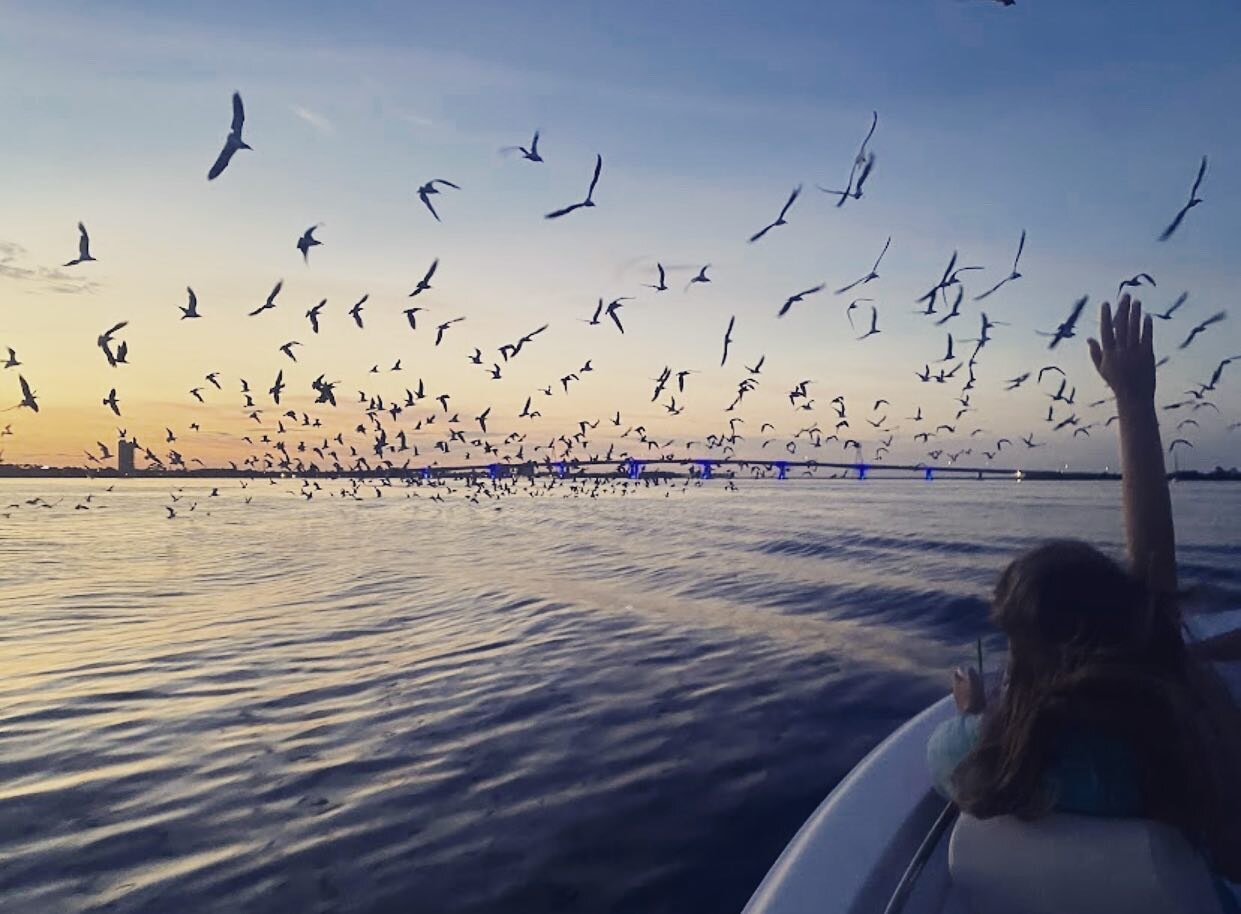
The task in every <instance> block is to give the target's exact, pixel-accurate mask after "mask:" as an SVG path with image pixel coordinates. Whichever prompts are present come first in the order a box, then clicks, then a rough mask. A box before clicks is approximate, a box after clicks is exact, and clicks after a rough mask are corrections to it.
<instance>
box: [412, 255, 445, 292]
mask: <svg viewBox="0 0 1241 914" xmlns="http://www.w3.org/2000/svg"><path fill="white" fill-rule="evenodd" d="M439 265H440V259H439V258H438V257H436V258H435V259H434V260H432V261H431V266H430V267H429V268H428V269H427V273H426V275H425V276H423V277H422V279H420V280H418V285H416V286H414V291H412V292H410V293H409V295H408V297H409V298H413V297H414V296H415V295H421V294H422V293H423V292H426V291H427V290H429V289H430V288H431V277H432V276H434V275H435V271H436V270H437V269H438V268H439Z"/></svg>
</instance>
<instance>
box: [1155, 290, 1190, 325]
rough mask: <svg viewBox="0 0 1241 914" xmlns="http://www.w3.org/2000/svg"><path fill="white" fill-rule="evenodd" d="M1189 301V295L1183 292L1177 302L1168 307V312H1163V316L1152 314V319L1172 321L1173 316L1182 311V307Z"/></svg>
mask: <svg viewBox="0 0 1241 914" xmlns="http://www.w3.org/2000/svg"><path fill="white" fill-rule="evenodd" d="M1188 300H1189V293H1188V292H1182V293H1181V294H1180V295H1178V296H1177V297H1176V301H1174V302H1173V303H1172V304H1171V305H1169V306H1168V310H1167V311H1165V312H1163V314H1152V315H1151V317H1157V318H1159V319H1160V320H1161V321H1170V320H1172V315H1173V314H1176V312H1177V311H1179V310H1180V308H1181V305H1183V304H1185V302H1186V301H1188Z"/></svg>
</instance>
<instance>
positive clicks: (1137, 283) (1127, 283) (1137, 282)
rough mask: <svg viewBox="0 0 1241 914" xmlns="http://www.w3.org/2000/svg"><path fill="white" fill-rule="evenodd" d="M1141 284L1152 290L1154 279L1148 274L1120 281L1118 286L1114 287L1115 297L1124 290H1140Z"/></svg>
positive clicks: (1140, 274)
mask: <svg viewBox="0 0 1241 914" xmlns="http://www.w3.org/2000/svg"><path fill="white" fill-rule="evenodd" d="M1143 283H1146V285H1148V286H1150V287H1151V288H1154V287H1155V278H1154V277H1153V276H1151V275H1150V274H1149V273H1139V274H1138V275H1137V276H1134V277H1133V278H1132V279H1122V280H1121V281H1120V285H1119V286H1117V287H1116V295H1117V297H1119V296H1120V295H1121V294H1122V293H1123V292H1124V291H1125V289H1139V288H1141V286H1142V284H1143Z"/></svg>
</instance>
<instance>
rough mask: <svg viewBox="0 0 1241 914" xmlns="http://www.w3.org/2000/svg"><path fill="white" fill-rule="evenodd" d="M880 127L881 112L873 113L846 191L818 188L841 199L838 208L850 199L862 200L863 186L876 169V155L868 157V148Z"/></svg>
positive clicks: (851, 169) (855, 158) (854, 161)
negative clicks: (877, 128) (859, 170)
mask: <svg viewBox="0 0 1241 914" xmlns="http://www.w3.org/2000/svg"><path fill="white" fill-rule="evenodd" d="M878 126H879V112H878V111H875V112H872V117H871V122H870V130H868V131H867V133H866V138H865V139H863V140H862V145H861V147H860V148H859V149H858V153H857V155H856V156H854V157H853V165H852V167H850V169H849V182H848V184H846V185H845V189H844V190H830V189H828V188H826V187H823V186H822V185H819V186H818V187H819V190H821V191H823V193H825V194H835V195H837V196H839V197H840V200H839V201H838V202H837V203H836V206H837V207H841V206H844V205H845V203H846V202H847V201H848V200H849V198H850V197H852V198H853V199H854V200H860V199H861V198H862V185H864V184H865V183H866V179H867V178H868V177H870V173H871V170H872V169H873V168H874V167H875V154H874V153H873V152H872V153H870V154H869V155H868V154H867V152H866V147H867V145H868V144H869V143H870V141H871V137H873V136H874V135H875V128H876V127H878ZM859 168H860V169H861V173H860V174H859V172H858V169H859ZM855 179H856V182H855Z"/></svg>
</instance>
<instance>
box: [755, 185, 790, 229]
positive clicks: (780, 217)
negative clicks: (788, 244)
mask: <svg viewBox="0 0 1241 914" xmlns="http://www.w3.org/2000/svg"><path fill="white" fill-rule="evenodd" d="M800 195H801V185H800V184H798V185H797V186H796V187H794V188H793V192H792V193H791V194H789V198H788V200H786V201H785V202H784V206H782V207H781V208H780V215H778V216H776V221H775V222H772V223H771V224H769V225H766V226H764V227H763V228H761V229H759V231H757V232H755V233H754V234H753V235H751V236H750V244H753V243H754V242H756V241H758V239H760V238H762V237H763V236H764V235H766V234H767V233H768V232H770V231H771V230H772V229H773V228H775V227H776V226H777V225H788V221H787V220H786V219H785V218H784V217H785V216H787V215H788V212H789V208H790V207H791V206H792V205H793V203H794V201H795V200H796V199H797V198H798V196H800Z"/></svg>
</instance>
